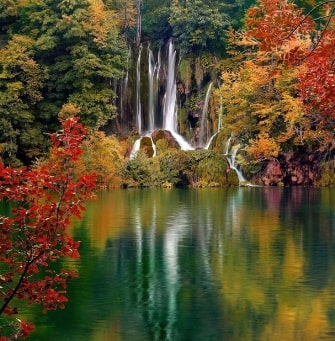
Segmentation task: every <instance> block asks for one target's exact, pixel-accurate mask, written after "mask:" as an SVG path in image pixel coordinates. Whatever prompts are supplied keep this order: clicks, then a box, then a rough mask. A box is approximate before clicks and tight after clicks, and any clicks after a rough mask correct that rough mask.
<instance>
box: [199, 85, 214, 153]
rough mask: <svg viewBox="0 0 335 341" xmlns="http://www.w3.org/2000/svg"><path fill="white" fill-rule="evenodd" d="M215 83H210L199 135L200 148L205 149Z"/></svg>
mask: <svg viewBox="0 0 335 341" xmlns="http://www.w3.org/2000/svg"><path fill="white" fill-rule="evenodd" d="M212 86H213V82H211V83H209V86H208V89H207V92H206V97H205V103H204V106H203V109H202V115H201V121H200V134H199V142H198V147H203V146H204V145H205V144H206V143H207V139H208V134H207V124H206V123H207V112H208V104H209V99H210V95H211V91H212Z"/></svg>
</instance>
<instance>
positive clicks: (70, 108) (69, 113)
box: [58, 103, 80, 120]
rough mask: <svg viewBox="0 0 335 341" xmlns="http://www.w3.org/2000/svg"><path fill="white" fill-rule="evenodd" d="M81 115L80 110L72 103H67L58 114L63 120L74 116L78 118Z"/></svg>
mask: <svg viewBox="0 0 335 341" xmlns="http://www.w3.org/2000/svg"><path fill="white" fill-rule="evenodd" d="M79 113H80V108H79V107H78V106H77V105H75V104H72V103H66V104H63V106H62V109H61V110H60V112H59V113H58V117H59V118H60V119H62V120H64V119H66V118H69V117H73V116H78V115H79Z"/></svg>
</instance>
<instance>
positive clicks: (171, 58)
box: [163, 41, 194, 150]
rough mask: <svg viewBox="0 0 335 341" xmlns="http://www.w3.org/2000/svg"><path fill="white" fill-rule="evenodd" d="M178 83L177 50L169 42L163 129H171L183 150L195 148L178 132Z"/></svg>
mask: <svg viewBox="0 0 335 341" xmlns="http://www.w3.org/2000/svg"><path fill="white" fill-rule="evenodd" d="M176 102H177V84H176V51H175V50H174V47H173V43H172V41H170V43H169V52H168V70H167V75H166V92H165V96H164V103H163V129H165V130H169V131H170V133H171V135H172V136H173V137H174V139H175V140H176V141H177V143H178V144H179V146H180V148H181V149H182V150H193V149H194V148H193V147H192V146H191V145H190V144H189V143H188V142H187V141H185V139H184V138H183V137H182V136H181V135H179V134H178V133H177V108H176Z"/></svg>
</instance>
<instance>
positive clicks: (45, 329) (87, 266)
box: [31, 188, 335, 341]
mask: <svg viewBox="0 0 335 341" xmlns="http://www.w3.org/2000/svg"><path fill="white" fill-rule="evenodd" d="M334 204H335V191H334V190H332V189H304V188H293V189H285V188H236V189H235V188H234V189H208V190H207V189H206V190H197V191H193V190H157V189H155V190H153V189H145V190H127V191H111V192H103V193H101V196H100V200H99V201H97V202H94V203H90V204H89V205H88V210H87V214H86V216H85V219H84V220H83V222H81V223H78V222H77V223H76V224H74V226H73V231H74V232H73V233H74V234H75V235H76V236H77V238H78V239H80V240H82V248H81V255H82V257H81V260H80V261H79V262H78V263H76V264H75V266H77V267H78V268H79V269H80V274H81V277H80V279H79V280H77V281H75V282H73V283H72V284H71V286H70V303H69V304H68V306H67V308H66V310H65V311H64V312H55V313H52V314H48V315H46V316H45V317H43V319H41V320H40V322H38V323H37V324H40V325H41V327H40V328H39V329H38V331H37V333H36V334H35V336H34V337H32V338H31V339H32V340H58V339H61V340H79V341H80V340H94V341H100V340H126V341H128V340H176V341H179V340H192V341H193V340H195V341H197V340H199V341H202V340H288V341H289V340H320V339H329V340H332V339H334V336H335V329H334V328H335V297H334V292H335V290H334V289H335V261H334V254H335V251H334V250H335V249H334V240H335V239H334V232H335V211H334V210H333V207H335V205H334ZM36 319H40V317H39V315H36ZM64 321H66V324H65V325H64Z"/></svg>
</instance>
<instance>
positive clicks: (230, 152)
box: [224, 136, 252, 186]
mask: <svg viewBox="0 0 335 341" xmlns="http://www.w3.org/2000/svg"><path fill="white" fill-rule="evenodd" d="M231 139H232V137H231V136H230V137H229V138H228V140H227V142H226V146H225V154H224V155H225V157H226V159H227V161H228V164H229V167H230V168H231V169H233V170H234V171H235V173H236V175H237V177H238V181H239V183H240V185H244V186H252V184H250V183H249V182H248V181H247V180H246V178H245V177H244V176H243V174H242V172H241V170H240V169H238V165H237V164H236V155H237V152H238V150H239V148H240V145H234V146H232V147H231V146H230V145H231Z"/></svg>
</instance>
